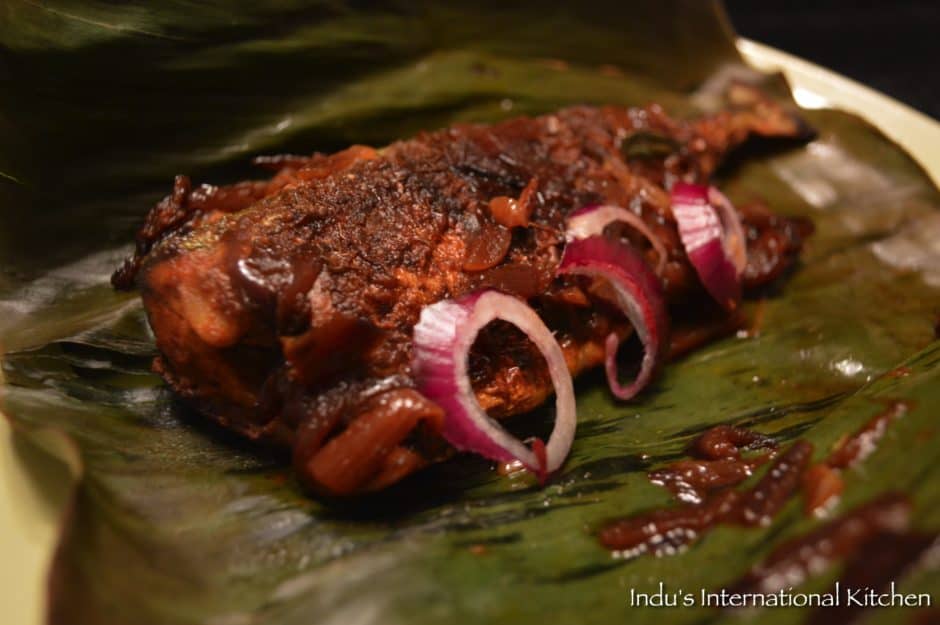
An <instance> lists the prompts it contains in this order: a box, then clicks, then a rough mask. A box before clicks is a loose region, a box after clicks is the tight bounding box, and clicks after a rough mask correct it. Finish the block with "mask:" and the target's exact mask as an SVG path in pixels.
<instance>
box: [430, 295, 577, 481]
mask: <svg viewBox="0 0 940 625" xmlns="http://www.w3.org/2000/svg"><path fill="white" fill-rule="evenodd" d="M495 319H502V320H503V321H507V322H509V323H511V324H513V325H514V326H516V327H517V328H519V329H520V330H522V332H524V333H525V335H526V336H528V337H529V340H531V341H532V342H533V343H534V344H535V346H536V347H537V348H538V350H539V351H540V352H541V353H542V355H543V356H544V357H545V360H546V362H547V363H548V372H549V375H550V376H551V380H552V384H553V385H554V387H555V427H554V429H553V430H552V433H551V436H550V437H549V439H548V444H547V445H545V447H544V453H543V450H542V449H541V445H540V443H541V441H536V442H535V443H534V444H533V449H530V448H528V447H526V446H525V445H524V444H523V443H522V441H520V440H519V439H517V438H515V437H514V436H512V435H511V434H510V433H509V432H507V431H506V430H505V429H504V428H503V427H502V426H501V425H500V424H499V423H497V422H496V421H495V420H494V419H492V418H491V417H489V416H488V415H487V414H486V412H485V411H484V410H483V409H482V408H481V407H480V404H479V403H478V402H477V399H476V395H475V394H474V391H473V387H472V386H471V384H470V376H469V375H468V371H467V367H468V354H469V353H470V348H471V347H472V346H473V342H474V340H475V339H476V337H477V334H479V332H480V330H481V329H483V327H484V326H486V325H487V324H488V323H490V322H491V321H493V320H495ZM412 367H413V370H414V375H415V380H416V381H417V385H418V389H419V390H420V391H421V393H422V394H424V395H425V396H426V397H427V398H428V399H430V400H431V401H434V402H436V403H437V404H438V405H440V406H441V407H442V408H444V411H445V412H446V417H445V418H444V425H443V428H442V434H443V436H444V438H445V439H446V440H447V441H448V442H449V443H450V444H451V445H453V446H454V447H456V448H457V449H460V450H462V451H472V452H475V453H478V454H480V455H481V456H484V457H486V458H489V459H491V460H495V461H497V462H512V461H514V460H518V461H520V462H521V463H522V465H523V466H525V467H526V469H528V470H530V471H532V472H534V473H536V474H538V475H539V476H540V478H544V477H545V475H547V474H548V473H550V472H552V471H555V470H556V469H558V468H559V467H560V466H561V465H562V463H563V462H564V461H565V458H566V457H567V455H568V451H569V450H570V449H571V442H572V440H573V439H574V432H575V424H576V414H575V400H574V389H573V386H572V383H571V374H570V373H569V372H568V368H567V366H566V365H565V358H564V355H563V354H562V351H561V347H560V346H559V345H558V342H557V341H556V340H555V337H554V336H552V333H551V331H550V330H549V329H548V328H547V327H546V326H545V324H544V323H543V322H542V320H541V319H540V318H539V316H538V315H537V314H536V313H535V311H533V310H532V309H531V308H530V307H529V306H528V305H526V304H525V302H523V301H521V300H519V299H516V298H515V297H512V296H509V295H505V294H503V293H499V292H497V291H490V290H487V291H479V292H476V293H472V294H470V295H466V296H464V297H461V298H458V299H454V300H443V301H440V302H437V303H436V304H433V305H431V306H427V307H426V308H425V309H424V310H423V311H422V312H421V318H420V320H419V322H418V324H417V325H416V326H415V328H414V358H413V361H412Z"/></svg>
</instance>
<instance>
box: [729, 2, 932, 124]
mask: <svg viewBox="0 0 940 625" xmlns="http://www.w3.org/2000/svg"><path fill="white" fill-rule="evenodd" d="M725 5H726V6H727V9H728V13H729V15H730V16H731V21H732V22H733V23H734V26H735V28H736V29H737V31H738V34H740V35H741V36H743V37H747V38H749V39H754V40H756V41H759V42H761V43H765V44H767V45H770V46H773V47H775V48H779V49H781V50H785V51H787V52H789V53H791V54H795V55H797V56H800V57H803V58H805V59H807V60H810V61H813V62H814V63H817V64H818V65H822V66H824V67H827V68H829V69H832V70H834V71H836V72H839V73H840V74H844V75H846V76H849V77H850V78H854V79H855V80H857V81H859V82H861V83H864V84H866V85H868V86H869V87H872V88H874V89H877V90H878V91H882V92H884V93H887V94H888V95H890V96H892V97H894V98H895V99H898V100H900V101H902V102H904V103H906V104H908V105H910V106H912V107H914V108H916V109H918V110H920V111H922V112H924V113H927V114H928V115H930V116H932V117H933V118H935V119H938V118H940V0H898V1H896V2H887V1H882V2H870V1H869V2H865V1H856V2H845V1H834V0H830V1H826V0H821V1H819V0H818V1H816V2H809V1H806V0H789V1H787V2H783V1H781V0H725Z"/></svg>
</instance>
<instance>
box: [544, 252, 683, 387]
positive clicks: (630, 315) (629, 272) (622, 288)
mask: <svg viewBox="0 0 940 625" xmlns="http://www.w3.org/2000/svg"><path fill="white" fill-rule="evenodd" d="M558 273H559V274H574V275H583V276H590V277H594V278H600V279H602V280H604V281H606V282H607V283H608V284H609V285H610V287H611V289H612V293H613V298H612V299H611V303H612V304H614V305H615V306H617V307H618V308H619V309H620V310H621V311H623V314H624V315H625V316H626V317H627V319H629V320H630V323H631V324H633V328H634V329H635V330H636V333H637V336H639V338H640V341H641V342H642V343H643V350H644V353H643V361H642V363H641V364H640V372H639V374H637V377H636V379H635V380H633V382H631V383H630V384H629V385H627V386H622V385H621V384H620V380H619V376H618V375H617V349H618V348H619V346H620V340H619V338H618V337H617V335H616V334H615V333H611V334H610V336H608V337H607V341H606V343H605V350H606V353H605V358H604V365H605V369H606V372H607V384H608V385H609V386H610V390H611V392H612V393H613V394H614V395H615V396H616V397H618V398H619V399H630V398H632V397H633V396H635V395H636V394H637V393H639V392H640V391H641V390H642V389H643V387H645V386H646V385H647V384H649V382H650V380H652V378H653V373H655V371H656V368H657V366H658V364H659V362H660V361H661V360H662V355H663V351H664V349H665V347H666V334H667V333H668V323H669V320H668V317H667V316H666V303H665V300H664V298H663V291H662V286H661V285H660V282H659V278H657V276H656V274H655V273H653V270H652V269H650V267H649V265H647V264H646V261H645V260H644V259H643V257H642V256H641V255H640V254H639V252H637V251H636V250H634V249H633V248H632V247H630V246H628V245H624V244H623V243H620V242H617V241H611V240H610V239H607V238H604V237H602V236H593V237H589V238H587V239H580V240H575V241H571V242H570V243H568V245H567V247H565V254H564V257H563V258H562V260H561V265H560V266H559V268H558Z"/></svg>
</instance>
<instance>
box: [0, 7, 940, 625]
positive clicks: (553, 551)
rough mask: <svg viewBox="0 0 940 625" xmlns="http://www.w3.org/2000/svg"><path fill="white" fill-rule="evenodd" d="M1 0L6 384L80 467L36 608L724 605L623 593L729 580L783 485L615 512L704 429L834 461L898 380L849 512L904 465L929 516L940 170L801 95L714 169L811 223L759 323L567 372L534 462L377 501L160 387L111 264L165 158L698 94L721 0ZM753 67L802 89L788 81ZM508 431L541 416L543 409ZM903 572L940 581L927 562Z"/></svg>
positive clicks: (506, 618)
mask: <svg viewBox="0 0 940 625" xmlns="http://www.w3.org/2000/svg"><path fill="white" fill-rule="evenodd" d="M0 16H2V17H0V45H2V47H3V55H2V57H0V63H2V64H0V72H2V73H0V76H2V80H3V84H4V88H3V89H2V90H0V136H2V138H3V140H2V142H0V241H2V245H0V312H2V314H0V345H2V347H3V355H2V359H3V363H2V364H3V376H4V386H3V389H2V390H3V393H2V409H3V412H4V413H5V414H6V416H7V417H8V418H9V419H10V420H11V422H12V423H13V425H14V426H15V427H16V428H17V430H18V431H19V432H20V433H21V435H25V436H32V435H37V436H38V435H39V434H38V433H41V432H48V431H49V430H55V431H59V432H61V433H63V434H64V435H65V436H67V437H68V440H70V441H71V442H72V446H73V448H74V451H75V452H76V454H77V456H78V457H79V459H80V462H81V465H82V473H81V478H80V480H79V482H78V484H77V486H76V489H75V492H74V493H73V496H72V499H71V503H70V508H69V512H68V515H67V519H66V523H65V525H64V528H63V534H62V537H61V540H60V544H59V547H58V551H57V554H56V557H55V561H54V566H53V571H52V579H51V584H50V597H49V606H50V608H49V621H50V622H51V623H56V624H59V623H61V624H66V623H68V624H71V625H84V624H88V625H103V624H124V623H128V624H134V625H148V624H154V625H157V624H160V625H177V624H180V625H182V624H195V623H205V624H209V625H251V624H256V623H283V624H302V623H303V624H308V623H340V624H347V623H383V624H394V623H409V624H415V625H417V624H431V623H450V622H465V623H510V622H511V623H516V624H523V623H540V622H553V623H612V622H627V621H628V620H629V622H631V623H657V625H665V624H669V625H672V624H675V625H679V624H685V623H706V622H707V623H724V622H737V621H738V620H739V618H738V615H736V614H730V613H724V612H716V611H714V610H711V609H706V608H701V607H690V608H674V609H659V610H657V609H653V608H634V607H631V606H630V605H629V600H628V596H629V592H630V590H631V589H635V590H636V591H639V592H651V591H655V590H656V589H657V587H658V585H659V583H660V582H664V583H665V584H666V586H667V588H668V589H670V590H679V589H683V590H686V591H693V592H698V590H699V589H702V588H704V589H715V588H720V587H722V586H725V585H727V584H730V583H731V582H733V581H734V580H736V579H737V578H739V577H740V576H741V575H742V574H743V573H744V572H745V571H746V570H747V569H748V568H749V567H750V566H752V565H753V564H754V562H755V561H757V560H759V559H760V558H761V557H762V556H763V555H765V554H767V553H769V551H771V550H772V549H773V547H774V546H775V545H778V544H779V543H780V542H781V541H783V540H785V539H786V538H788V537H790V536H793V535H796V534H799V533H801V532H803V531H805V530H806V529H807V528H809V527H811V526H813V525H814V524H815V523H817V521H814V520H810V519H807V518H805V516H804V515H803V513H802V511H801V509H800V506H799V505H798V502H795V501H794V502H792V503H791V504H790V505H789V506H788V507H787V508H786V509H785V510H784V511H783V512H782V514H781V515H780V516H779V517H778V518H777V519H776V520H775V522H774V523H773V524H772V525H771V526H770V527H767V528H753V529H743V528H720V529H718V530H717V531H715V532H713V533H711V534H709V535H708V536H706V537H705V538H704V539H703V540H701V541H700V542H698V543H697V544H695V545H694V546H692V547H691V548H690V549H689V550H688V551H687V552H685V553H682V554H680V555H677V556H674V557H664V558H654V557H638V558H634V559H616V558H612V557H611V555H610V554H609V553H608V552H606V551H605V550H603V549H602V548H601V547H600V546H599V544H598V542H597V540H596V538H595V531H596V529H597V528H598V527H599V525H600V524H601V523H603V522H604V521H605V520H607V519H609V518H612V517H616V516H621V515H628V514H631V513H634V512H638V511H642V510H645V509H649V508H651V507H656V506H660V505H664V504H666V503H668V502H669V500H670V496H669V494H668V493H667V492H665V491H664V490H663V489H661V488H659V487H656V486H653V485H651V484H650V483H649V481H648V479H647V478H646V472H647V471H648V470H649V469H650V468H652V467H655V466H657V465H660V464H662V463H664V462H668V461H672V460H674V459H677V458H680V457H682V456H683V455H684V451H683V450H684V449H685V447H686V445H687V444H688V443H689V441H690V440H692V438H694V437H695V436H696V435H697V434H699V433H700V432H702V431H703V430H705V429H706V428H708V427H710V426H712V425H715V424H718V423H734V424H739V425H746V426H749V427H753V428H756V429H758V430H760V431H762V432H765V433H768V434H771V435H773V436H775V437H777V438H778V439H779V440H781V441H783V442H786V441H789V440H792V439H794V438H796V437H806V438H808V439H809V440H810V441H812V442H813V443H814V444H815V445H816V449H817V456H820V457H821V456H822V455H824V454H825V453H827V451H828V450H829V449H830V448H831V446H832V445H833V444H834V443H835V441H837V440H838V439H839V437H840V436H842V435H843V434H845V433H848V432H851V431H853V430H854V429H855V428H857V427H859V426H860V425H861V424H862V423H864V422H865V421H866V420H867V419H869V418H870V417H871V416H872V415H873V414H875V413H876V412H877V411H878V410H879V409H880V406H881V403H880V402H881V401H882V400H884V399H885V398H896V399H905V400H908V401H910V402H911V404H912V406H913V408H912V409H911V411H910V412H909V413H908V414H907V415H906V416H905V417H904V418H903V419H901V420H899V421H898V422H897V423H896V424H894V425H893V426H892V427H891V429H890V430H889V432H888V433H887V435H886V436H885V438H884V440H883V442H882V444H881V445H880V447H879V448H878V449H877V451H876V452H875V453H874V454H873V455H872V456H871V457H870V458H869V459H868V460H867V461H866V462H865V463H864V465H863V466H862V467H861V468H860V469H859V470H853V471H849V472H848V473H847V478H846V479H847V489H846V493H845V495H844V497H843V501H842V502H841V504H840V510H845V509H849V508H851V507H852V506H853V505H855V504H857V503H860V502H864V501H868V500H870V499H871V498H873V497H874V496H876V495H878V494H880V493H882V492H885V491H887V490H895V491H897V490H899V491H903V492H905V493H908V494H909V495H910V497H911V498H912V500H913V503H914V524H915V526H917V527H919V528H922V529H926V530H930V531H936V530H937V529H938V528H940V447H938V445H937V444H936V439H935V438H934V435H935V432H936V429H935V428H936V410H937V407H938V406H940V341H938V340H937V337H936V332H937V329H936V324H937V320H938V317H937V316H938V312H940V269H938V267H940V259H938V257H940V255H938V252H937V248H936V241H937V240H940V211H938V209H940V193H938V191H937V189H936V188H934V187H933V185H932V184H931V183H930V182H929V180H928V178H927V177H926V176H925V174H924V172H923V171H922V170H921V169H920V168H919V167H918V165H917V164H916V163H915V162H914V161H913V160H912V159H911V158H910V157H909V156H908V155H907V154H905V153H904V152H903V151H902V150H901V149H900V148H898V146H896V145H894V144H892V143H891V142H890V141H888V140H887V139H886V138H885V137H884V136H882V135H881V134H880V133H879V132H878V131H877V130H875V129H874V128H872V127H871V126H869V125H868V124H866V123H865V122H863V121H862V120H860V119H858V118H855V117H852V116H850V115H848V114H845V113H841V112H837V111H804V112H803V115H804V117H805V118H806V119H807V121H808V122H809V123H810V124H811V125H812V126H813V127H814V128H816V129H817V131H818V133H819V134H818V136H817V138H816V139H815V140H813V141H812V142H811V143H809V144H807V145H799V146H793V145H790V146H782V147H781V146H778V147H777V148H776V149H761V150H752V151H751V152H750V153H748V154H745V155H744V156H743V157H742V158H739V159H735V160H734V161H733V162H731V163H729V164H728V166H727V167H725V168H724V169H723V170H722V171H721V172H720V179H719V183H720V185H721V186H722V188H723V189H726V190H727V192H728V194H729V195H730V196H731V198H732V199H733V200H736V201H746V200H750V199H754V198H761V199H764V200H766V201H767V202H768V203H769V204H770V205H771V206H773V208H774V209H775V210H777V211H779V212H781V213H784V214H789V215H805V216H809V217H810V218H811V219H812V220H813V221H814V222H815V224H816V229H817V232H816V234H815V236H814V237H813V238H812V240H811V241H810V243H809V246H808V248H807V249H806V251H805V253H804V256H803V261H802V263H801V265H800V266H799V267H798V268H797V270H796V271H795V272H794V273H793V275H792V276H790V278H789V279H788V280H787V281H785V282H784V283H783V284H782V285H780V286H778V287H776V288H774V289H773V290H770V291H768V292H766V293H764V294H762V299H761V301H751V302H750V303H748V305H747V306H748V307H749V309H750V310H751V312H753V313H755V314H756V312H757V308H760V309H761V311H760V316H761V317H762V319H763V321H762V325H761V327H760V331H759V332H756V333H753V334H752V335H749V336H747V337H731V338H727V339H724V340H721V341H718V342H715V343H713V344H712V345H710V346H708V347H706V348H704V349H701V350H699V351H697V352H695V353H694V354H692V355H691V356H688V357H687V358H685V359H684V360H681V361H679V362H675V363H673V364H670V365H669V366H668V367H667V368H666V371H665V373H664V375H663V376H662V377H661V378H660V380H659V381H658V383H657V384H656V385H655V387H654V388H653V389H651V390H650V391H649V392H646V393H645V394H644V395H643V397H642V398H641V400H640V401H638V402H635V403H628V404H620V403H616V402H614V401H612V400H611V398H610V396H609V394H608V393H607V391H606V389H605V387H604V384H603V380H602V377H601V376H599V375H589V376H588V377H586V378H584V379H583V380H580V381H579V382H578V385H577V390H578V398H579V399H578V413H579V429H578V436H577V439H576V441H575V443H574V447H573V450H572V454H571V456H570V458H569V460H568V462H567V464H566V465H565V467H564V468H563V470H562V472H561V473H560V475H558V476H557V477H555V478H554V479H552V480H551V481H550V483H549V484H548V485H546V486H545V487H544V488H540V487H539V486H538V485H537V484H535V483H534V482H532V481H530V480H528V479H527V478H506V477H504V476H501V475H500V474H498V473H497V472H496V471H495V470H494V469H493V467H492V466H491V465H490V464H488V463H487V462H484V461H482V460H480V459H477V458H473V457H463V456H461V457H457V458H455V459H453V460H452V461H450V462H447V463H444V464H441V465H439V466H436V467H432V468H431V469H429V470H427V471H425V472H424V473H422V474H420V475H417V476H415V477H413V478H411V479H409V480H406V481H405V482H404V483H402V484H400V485H398V486H396V487H395V488H393V489H392V490H391V491H390V492H387V493H385V494H381V495H378V496H374V497H370V498H367V499H366V500H363V501H358V502H354V503H348V504H345V505H336V504H335V503H325V502H322V501H318V500H315V499H311V498H309V497H307V496H306V495H305V494H304V493H303V492H302V491H301V489H300V488H299V487H298V485H297V484H296V483H295V482H294V481H293V479H292V478H291V477H290V474H289V470H288V467H287V466H286V465H285V462H284V460H283V458H280V457H278V456H277V455H272V454H269V453H267V452H263V451H259V450H257V449H255V448H253V447H251V446H249V445H246V444H245V443H244V442H242V441H240V440H238V439H236V438H234V437H232V436H229V435H227V434H225V433H224V432H220V431H218V430H216V429H215V428H213V427H211V426H209V425H207V424H206V423H205V422H203V421H202V420H201V419H200V418H199V417H198V416H194V415H193V414H191V413H190V412H188V411H187V410H186V408H185V407H184V406H181V405H179V404H178V403H176V402H175V401H174V399H173V397H172V395H171V394H170V393H169V392H168V391H167V390H166V389H165V388H164V386H163V385H162V384H161V381H160V380H159V379H158V378H157V377H156V376H154V375H153V374H152V373H151V372H150V368H149V366H150V360H151V358H152V357H153V355H154V347H153V341H152V335H151V334H150V332H149V330H148V327H147V324H146V320H145V317H144V315H143V311H142V309H141V306H140V304H139V302H138V300H137V298H136V297H135V296H134V295H132V294H131V295H128V294H118V293H115V292H113V291H112V290H111V289H110V288H109V285H108V284H107V279H108V275H109V272H110V271H111V270H112V269H113V268H114V267H116V265H117V264H118V261H119V259H120V258H121V257H122V255H123V254H125V253H126V252H127V251H128V249H129V245H128V242H129V241H130V240H131V238H132V235H133V232H134V230H135V228H136V227H137V226H138V224H139V222H140V220H141V218H142V214H143V212H144V211H145V210H146V208H148V207H149V206H150V205H151V204H152V203H153V202H155V201H156V200H157V199H158V198H159V197H160V196H161V195H162V194H163V193H164V192H165V191H167V190H168V187H169V183H170V181H171V180H172V176H173V175H174V174H176V173H183V172H185V173H188V174H190V175H192V176H193V177H194V179H196V180H198V181H203V180H205V181H213V182H224V181H230V180H237V179H240V178H244V177H248V176H251V175H252V171H251V170H250V169H249V168H248V166H247V165H246V163H247V162H248V160H249V159H250V157H251V156H253V155H255V154H258V153H266V152H304V153H309V152H312V151H314V150H319V151H329V150H333V149H338V148H341V147H343V146H345V145H347V144H350V143H354V142H357V143H371V144H376V145H381V144H383V143H386V142H389V141H391V140H394V139H396V138H401V137H406V136H408V135H410V134H412V133H414V132H416V131H418V130H421V129H429V128H435V127H440V126H444V125H447V124H449V123H451V122H454V121H458V120H481V121H493V120H496V119H500V118H504V117H507V116H511V115H518V114H534V113H541V112H545V111H550V110H552V109H556V108H558V107H561V106H564V105H567V104H572V103H612V104H625V105H636V104H643V103H646V102H649V101H656V102H660V103H662V104H663V105H664V106H665V107H666V108H667V110H670V111H671V112H673V113H674V114H677V115H680V116H690V115H695V114H698V113H700V112H701V111H700V109H701V107H702V106H707V102H708V97H707V96H708V94H709V93H711V92H713V91H714V88H715V85H720V83H721V82H722V80H723V77H727V76H733V75H741V74H742V72H744V73H746V72H747V71H748V70H745V69H743V68H742V67H741V59H740V58H739V57H738V56H737V53H736V51H735V48H734V44H733V33H732V32H731V30H730V28H729V27H728V23H727V20H726V19H725V16H724V14H723V11H722V8H721V6H720V5H719V4H718V3H716V2H702V1H693V0H659V1H658V2H632V3H624V2H611V1H607V0H601V1H598V2H593V3H558V5H557V6H556V5H555V4H553V3H541V2H532V1H522V2H516V3H505V2H490V1H488V0H477V1H475V2H466V1H463V0H461V1H457V2H447V3H443V2H440V3H425V2H405V1H400V2H392V1H384V2H369V3H363V2H339V1H329V0H320V1H301V0H281V1H279V2H270V3H255V2H248V1H235V2H232V1H229V2H198V3H197V2H182V1H179V0H168V1H166V2H162V3H145V2H142V1H140V0H133V1H130V2H124V3H105V2H90V3H89V2H74V1H70V0H32V1H29V2H27V1H25V0H22V1H21V0H13V1H11V2H7V3H5V4H4V5H3V6H2V7H0ZM751 78H753V76H751ZM762 80H763V81H764V83H765V86H766V88H767V89H769V90H771V91H773V92H775V93H776V94H777V95H778V96H779V97H781V98H786V97H787V92H786V87H785V85H784V84H783V83H782V82H781V79H780V78H779V77H773V76H768V77H763V79H762ZM703 85H704V87H703ZM899 367H903V368H901V369H899ZM898 371H902V372H903V375H898V373H897V372H898ZM515 426H516V427H521V428H523V430H524V431H526V432H527V433H537V434H544V433H545V432H547V431H548V430H549V429H550V427H551V414H550V411H537V412H536V413H534V414H530V415H527V416H526V417H525V418H524V419H519V420H517V421H516V423H515ZM4 505H16V502H6V503H5V504H4ZM837 573H838V571H837V570H833V571H827V572H825V573H824V574H823V575H822V576H820V577H818V578H816V579H814V580H812V581H810V582H809V586H808V588H809V587H814V588H815V587H818V588H824V587H825V586H826V584H829V583H831V581H832V579H834V577H835V575H836V574H837ZM900 588H901V589H902V590H907V591H910V592H934V593H935V592H936V591H940V573H938V572H937V571H936V570H934V571H931V570H926V569H925V570H921V571H919V572H915V573H913V574H911V575H909V576H907V577H905V578H904V579H902V580H901V583H900ZM758 616H759V619H760V621H761V622H771V623H798V622H801V621H802V620H803V619H804V618H805V617H806V614H805V613H804V612H802V611H800V610H789V609H776V610H764V611H763V612H761V613H760V614H759V615H758ZM873 617H874V618H873V621H874V622H879V623H894V622H898V621H899V619H901V618H906V617H907V613H904V614H901V613H898V612H897V611H891V610H884V611H879V612H877V613H876V614H874V615H873Z"/></svg>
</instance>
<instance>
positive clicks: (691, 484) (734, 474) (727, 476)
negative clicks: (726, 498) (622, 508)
mask: <svg viewBox="0 0 940 625" xmlns="http://www.w3.org/2000/svg"><path fill="white" fill-rule="evenodd" d="M754 449H767V450H769V451H768V452H766V453H763V454H760V455H757V456H753V457H750V458H743V457H742V456H741V451H742V450H754ZM776 449H777V443H776V441H774V440H773V439H772V438H770V437H768V436H765V435H763V434H759V433H757V432H754V431H752V430H748V429H745V428H739V427H734V426H730V425H718V426H715V427H713V428H711V429H709V430H707V431H706V432H705V433H704V434H702V435H701V436H699V437H698V438H696V439H695V441H693V442H692V444H691V445H690V447H689V455H691V456H693V458H694V459H693V460H680V461H679V462H675V463H673V464H670V465H668V466H665V467H663V468H661V469H657V470H655V471H652V472H650V474H649V479H650V481H651V482H652V483H654V484H657V485H659V486H663V487H665V488H667V489H669V490H670V491H671V492H672V493H673V494H674V495H675V496H676V497H677V498H678V499H679V500H680V501H683V502H686V503H694V504H698V503H702V502H703V501H704V500H705V498H706V497H707V496H708V494H709V493H710V492H713V491H715V490H718V489H721V488H726V487H729V486H736V485H737V484H740V483H741V482H743V481H744V480H746V479H747V478H749V477H750V476H751V475H752V474H753V472H754V470H755V469H756V468H757V467H759V466H761V465H763V464H764V463H766V462H767V461H769V460H770V459H771V458H772V456H773V454H774V453H775V452H776Z"/></svg>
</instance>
